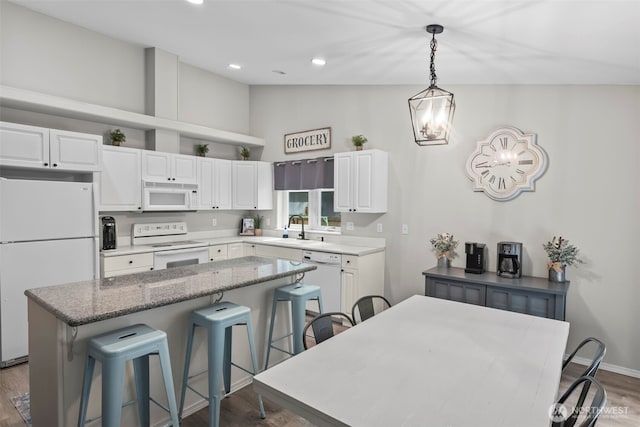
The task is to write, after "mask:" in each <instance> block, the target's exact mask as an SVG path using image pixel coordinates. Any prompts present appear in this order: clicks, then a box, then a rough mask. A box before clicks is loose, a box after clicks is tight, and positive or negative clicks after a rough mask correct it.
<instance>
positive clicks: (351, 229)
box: [347, 222, 353, 231]
mask: <svg viewBox="0 0 640 427" xmlns="http://www.w3.org/2000/svg"><path fill="white" fill-rule="evenodd" d="M347 230H349V231H353V223H352V222H347Z"/></svg>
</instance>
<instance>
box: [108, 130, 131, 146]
mask: <svg viewBox="0 0 640 427" xmlns="http://www.w3.org/2000/svg"><path fill="white" fill-rule="evenodd" d="M109 135H110V136H111V145H116V146H118V145H122V144H124V142H125V141H126V140H127V137H126V136H125V135H124V133H122V131H121V130H120V129H115V130H112V131H111V133H110V134H109Z"/></svg>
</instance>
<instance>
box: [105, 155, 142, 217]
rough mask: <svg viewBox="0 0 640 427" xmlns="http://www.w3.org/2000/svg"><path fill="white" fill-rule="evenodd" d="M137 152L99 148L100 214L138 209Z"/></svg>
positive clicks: (139, 190) (139, 197)
mask: <svg viewBox="0 0 640 427" xmlns="http://www.w3.org/2000/svg"><path fill="white" fill-rule="evenodd" d="M141 158H142V155H141V150H138V149H135V148H124V147H112V146H110V145H104V146H102V173H100V211H140V210H141V209H142V178H141V173H140V162H141Z"/></svg>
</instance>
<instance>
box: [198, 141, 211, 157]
mask: <svg viewBox="0 0 640 427" xmlns="http://www.w3.org/2000/svg"><path fill="white" fill-rule="evenodd" d="M208 152H209V144H198V145H196V153H197V154H198V156H200V157H204V156H206V155H207V153H208Z"/></svg>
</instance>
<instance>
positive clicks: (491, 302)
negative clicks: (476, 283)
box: [487, 286, 564, 320]
mask: <svg viewBox="0 0 640 427" xmlns="http://www.w3.org/2000/svg"><path fill="white" fill-rule="evenodd" d="M487 307H493V308H499V309H501V310H508V311H515V312H516V313H523V314H531V315H533V316H538V317H547V318H549V319H554V318H555V311H556V310H555V309H556V307H555V296H554V295H553V294H546V293H541V292H528V291H518V290H512V289H503V288H493V287H491V286H489V287H487ZM560 320H564V319H560Z"/></svg>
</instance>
